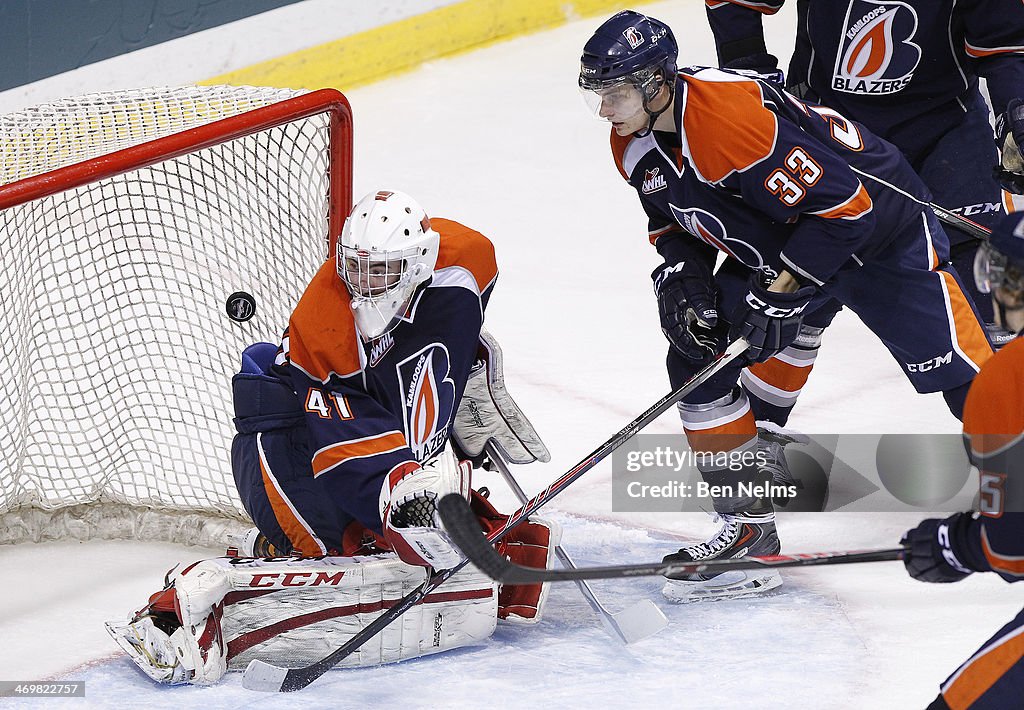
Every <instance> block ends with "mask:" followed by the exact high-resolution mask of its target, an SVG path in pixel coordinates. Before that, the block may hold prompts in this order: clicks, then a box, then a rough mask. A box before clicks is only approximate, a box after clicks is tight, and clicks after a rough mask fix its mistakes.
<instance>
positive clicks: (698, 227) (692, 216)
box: [668, 202, 778, 278]
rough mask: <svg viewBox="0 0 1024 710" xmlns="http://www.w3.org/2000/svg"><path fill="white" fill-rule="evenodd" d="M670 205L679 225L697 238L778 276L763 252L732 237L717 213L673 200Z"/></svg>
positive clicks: (747, 263)
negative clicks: (677, 204)
mask: <svg viewBox="0 0 1024 710" xmlns="http://www.w3.org/2000/svg"><path fill="white" fill-rule="evenodd" d="M668 206H669V208H670V209H671V210H672V214H673V216H674V217H675V218H676V222H678V223H679V226H680V227H682V228H683V229H685V230H686V231H687V232H689V233H690V234H692V235H693V236H695V237H697V239H700V240H701V241H702V242H706V243H707V244H710V245H711V246H713V247H715V248H716V249H718V250H720V251H724V252H725V253H726V254H728V255H729V256H731V257H732V258H734V259H736V260H737V261H739V262H740V263H743V264H746V265H747V266H749V267H751V268H752V269H759V270H760V271H762V272H764V273H765V274H768V275H769V276H772V277H773V278H777V277H778V273H776V271H775V269H773V268H771V267H770V266H769V265H768V264H767V263H766V262H765V260H764V257H763V256H761V252H759V251H758V250H757V249H756V248H755V247H754V245H753V244H750V243H748V242H745V241H743V240H742V239H737V238H735V237H730V236H729V234H728V232H727V231H726V229H725V225H724V224H722V220H720V219H718V217H716V216H715V215H713V214H711V213H710V212H708V211H706V210H702V209H698V208H696V207H688V208H685V209H683V208H679V207H676V206H675V205H673V204H672V203H671V202H670V203H669V205H668Z"/></svg>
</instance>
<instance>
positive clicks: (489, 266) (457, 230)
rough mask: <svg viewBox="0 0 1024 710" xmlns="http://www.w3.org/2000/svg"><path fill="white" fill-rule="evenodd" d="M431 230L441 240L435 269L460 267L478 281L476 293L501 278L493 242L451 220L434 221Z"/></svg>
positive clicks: (431, 221) (434, 219)
mask: <svg viewBox="0 0 1024 710" xmlns="http://www.w3.org/2000/svg"><path fill="white" fill-rule="evenodd" d="M430 226H431V227H433V228H434V231H436V232H437V233H438V234H439V235H440V236H441V245H440V248H439V250H438V253H437V266H436V267H435V268H436V269H438V270H440V269H444V268H447V267H449V266H458V267H462V268H463V269H466V270H467V271H468V272H469V273H471V274H472V275H473V278H474V279H475V280H476V285H477V291H478V292H479V293H483V292H484V291H485V290H486V289H487V287H488V286H490V285H491V284H492V283H494V279H496V278H497V276H498V262H497V261H496V260H495V258H494V245H493V244H492V243H491V240H490V239H488V238H487V237H485V236H484V235H482V234H480V232H477V231H475V230H472V229H470V228H469V227H466V226H464V225H461V224H459V223H458V222H453V221H452V220H449V219H442V218H440V217H438V218H432V219H431V220H430Z"/></svg>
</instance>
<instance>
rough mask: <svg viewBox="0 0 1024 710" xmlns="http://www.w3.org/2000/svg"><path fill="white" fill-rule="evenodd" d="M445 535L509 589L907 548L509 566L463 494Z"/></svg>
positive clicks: (444, 513)
mask: <svg viewBox="0 0 1024 710" xmlns="http://www.w3.org/2000/svg"><path fill="white" fill-rule="evenodd" d="M438 510H439V511H440V513H441V519H442V520H443V521H444V526H445V530H447V531H448V534H449V535H451V537H452V540H454V541H455V544H457V545H458V546H459V547H460V548H461V549H462V551H463V552H464V553H466V555H468V556H469V559H471V560H472V561H473V564H474V565H476V566H477V567H478V568H479V569H480V571H481V572H483V573H484V574H486V575H488V576H489V577H491V578H492V579H495V580H497V581H499V582H502V583H504V584H536V583H537V582H576V581H579V580H583V579H620V578H623V577H647V576H655V575H661V576H666V575H679V574H717V573H719V572H726V571H729V570H737V569H758V568H764V567H811V566H816V565H840V564H851V563H854V562H882V561H885V560H901V559H903V556H904V554H905V553H906V548H903V547H898V548H893V549H888V550H856V551H851V552H810V553H800V554H795V555H769V556H767V557H735V558H732V559H723V560H714V559H712V560H707V561H706V562H689V563H687V562H648V563H641V564H633V565H607V566H600V567H577V568H576V569H539V568H536V567H523V566H522V565H517V564H514V563H512V562H509V561H508V560H507V559H505V558H504V557H502V556H501V555H499V554H498V553H497V551H495V549H494V548H493V547H491V546H490V545H489V544H488V543H487V540H486V538H485V537H484V536H483V531H482V530H481V529H480V525H479V524H478V523H477V520H476V516H475V515H474V514H473V511H472V510H470V508H469V503H467V502H466V500H465V499H464V498H462V497H460V496H458V495H454V494H451V495H447V496H445V497H444V498H442V499H441V501H440V502H439V503H438Z"/></svg>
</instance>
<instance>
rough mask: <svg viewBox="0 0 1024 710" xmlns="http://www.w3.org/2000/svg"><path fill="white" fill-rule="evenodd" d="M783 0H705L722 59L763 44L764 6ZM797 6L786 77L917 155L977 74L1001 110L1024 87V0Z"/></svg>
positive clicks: (856, 0) (952, 114)
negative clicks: (985, 82)
mask: <svg viewBox="0 0 1024 710" xmlns="http://www.w3.org/2000/svg"><path fill="white" fill-rule="evenodd" d="M784 2H785V0H759V1H757V2H753V1H749V0H708V1H707V2H706V5H707V10H708V13H707V14H708V18H709V20H710V22H711V27H712V30H713V31H714V34H715V39H716V44H717V47H718V53H719V61H720V62H721V63H722V64H723V65H724V64H727V63H728V62H730V61H733V60H735V59H738V58H739V57H740V56H742V55H744V54H752V53H754V52H756V51H758V48H760V51H764V50H763V47H764V37H763V31H762V28H761V15H762V14H772V13H774V12H776V11H778V9H779V8H781V7H782V5H783V4H784ZM797 13H798V25H797V27H798V29H797V38H796V48H795V50H794V53H793V57H792V59H791V61H790V66H789V76H788V77H787V86H788V87H790V88H791V90H793V91H794V92H796V93H797V94H798V95H801V96H806V97H808V98H811V99H813V100H814V101H819V102H821V103H823V104H825V105H827V106H831V107H832V108H834V109H836V110H838V111H840V112H842V113H845V114H847V115H850V116H855V117H856V118H857V120H858V121H860V122H862V123H863V124H864V125H866V126H868V128H870V129H871V130H872V131H873V132H875V133H876V134H877V135H880V136H882V137H884V138H886V139H888V140H891V141H892V142H894V143H896V144H897V145H898V146H899V147H900V148H901V149H903V150H904V151H906V152H907V155H908V157H910V158H911V160H916V159H917V157H918V156H917V153H918V152H919V151H926V150H929V149H930V148H931V146H932V144H933V143H934V141H935V140H936V139H937V138H938V136H939V135H941V134H942V133H944V132H945V131H946V130H947V129H948V127H949V125H951V124H955V123H957V122H958V121H959V120H961V119H962V118H963V116H964V114H965V113H966V112H967V110H968V106H969V105H970V104H971V102H972V100H973V97H974V96H975V95H976V94H977V92H978V77H979V76H981V77H984V78H985V79H986V81H987V84H988V90H989V94H990V96H991V99H992V106H993V108H994V110H995V111H996V112H997V113H1001V112H1002V111H1004V110H1005V108H1006V104H1007V102H1008V101H1009V100H1010V99H1012V98H1015V97H1020V96H1024V3H1021V2H1020V0H902V1H901V2H871V1H869V0H814V2H806V1H803V2H798V4H797ZM917 119H923V120H922V121H921V122H920V123H919V122H917ZM928 126H932V128H933V129H934V131H935V132H934V133H933V134H931V135H929V133H928V131H927V127H928Z"/></svg>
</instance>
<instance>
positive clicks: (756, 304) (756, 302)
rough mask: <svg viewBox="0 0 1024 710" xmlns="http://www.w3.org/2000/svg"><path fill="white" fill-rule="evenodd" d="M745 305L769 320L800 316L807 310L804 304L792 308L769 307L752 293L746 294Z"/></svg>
mask: <svg viewBox="0 0 1024 710" xmlns="http://www.w3.org/2000/svg"><path fill="white" fill-rule="evenodd" d="M746 300H747V303H748V304H749V305H750V306H751V307H752V308H754V309H755V310H757V311H760V312H761V313H764V314H765V315H766V316H768V317H769V318H791V317H793V316H796V315H800V314H801V313H803V312H804V309H805V308H807V304H806V303H804V304H802V305H799V306H794V307H792V308H779V307H777V306H769V305H768V304H767V303H765V302H764V301H762V300H761V299H760V298H758V297H757V296H755V295H754V294H752V293H748V294H747V299H746Z"/></svg>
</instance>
